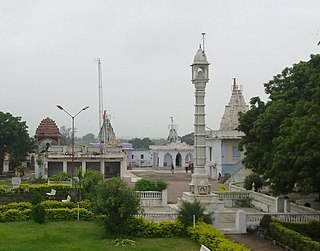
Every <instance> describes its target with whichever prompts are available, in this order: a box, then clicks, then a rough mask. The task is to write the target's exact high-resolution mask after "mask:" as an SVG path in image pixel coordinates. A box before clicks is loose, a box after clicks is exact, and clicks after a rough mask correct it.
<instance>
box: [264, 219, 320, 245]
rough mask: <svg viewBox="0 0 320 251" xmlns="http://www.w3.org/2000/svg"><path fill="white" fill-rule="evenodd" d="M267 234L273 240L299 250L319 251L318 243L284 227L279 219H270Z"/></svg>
mask: <svg viewBox="0 0 320 251" xmlns="http://www.w3.org/2000/svg"><path fill="white" fill-rule="evenodd" d="M268 234H269V235H270V236H271V237H273V238H274V239H275V240H277V241H279V242H280V243H283V244H285V245H287V246H289V247H290V248H292V249H295V250H299V251H309V250H313V251H319V250H320V243H319V242H316V241H313V240H312V239H310V238H309V237H306V236H303V235H301V234H299V233H298V232H296V231H293V230H291V229H288V228H286V227H284V226H283V225H282V224H281V223H280V222H279V221H275V220H273V221H271V222H270V225H269V232H268Z"/></svg>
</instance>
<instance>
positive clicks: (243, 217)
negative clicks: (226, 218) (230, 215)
mask: <svg viewBox="0 0 320 251" xmlns="http://www.w3.org/2000/svg"><path fill="white" fill-rule="evenodd" d="M236 229H237V231H238V233H241V234H245V233H246V232H247V214H246V212H245V211H243V210H238V211H237V213H236Z"/></svg>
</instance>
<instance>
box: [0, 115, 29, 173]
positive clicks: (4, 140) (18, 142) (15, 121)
mask: <svg viewBox="0 0 320 251" xmlns="http://www.w3.org/2000/svg"><path fill="white" fill-rule="evenodd" d="M27 129H28V126H27V125H26V122H25V121H21V117H14V116H12V115H11V114H10V113H4V112H0V163H1V164H0V166H1V165H2V163H3V160H4V154H5V153H9V154H10V161H11V163H12V164H13V167H17V166H18V165H19V163H20V162H21V161H23V160H25V158H26V156H27V154H28V153H30V152H32V151H33V150H34V148H35V145H34V140H33V139H32V138H30V137H29V133H28V130H27Z"/></svg>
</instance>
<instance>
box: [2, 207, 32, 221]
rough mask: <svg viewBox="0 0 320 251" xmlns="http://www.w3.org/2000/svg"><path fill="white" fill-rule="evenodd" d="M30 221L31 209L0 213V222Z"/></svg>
mask: <svg viewBox="0 0 320 251" xmlns="http://www.w3.org/2000/svg"><path fill="white" fill-rule="evenodd" d="M29 219H31V209H25V210H19V209H9V210H7V211H5V212H1V213H0V222H8V221H24V220H29Z"/></svg>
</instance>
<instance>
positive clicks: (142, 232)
mask: <svg viewBox="0 0 320 251" xmlns="http://www.w3.org/2000/svg"><path fill="white" fill-rule="evenodd" d="M185 233H186V231H185V228H184V225H183V224H182V223H181V222H180V221H179V220H176V221H174V222H171V221H162V222H160V223H157V222H154V221H147V220H145V219H144V218H132V219H131V220H130V222H129V224H128V232H127V234H128V235H131V236H135V237H143V238H166V237H173V236H185Z"/></svg>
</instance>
